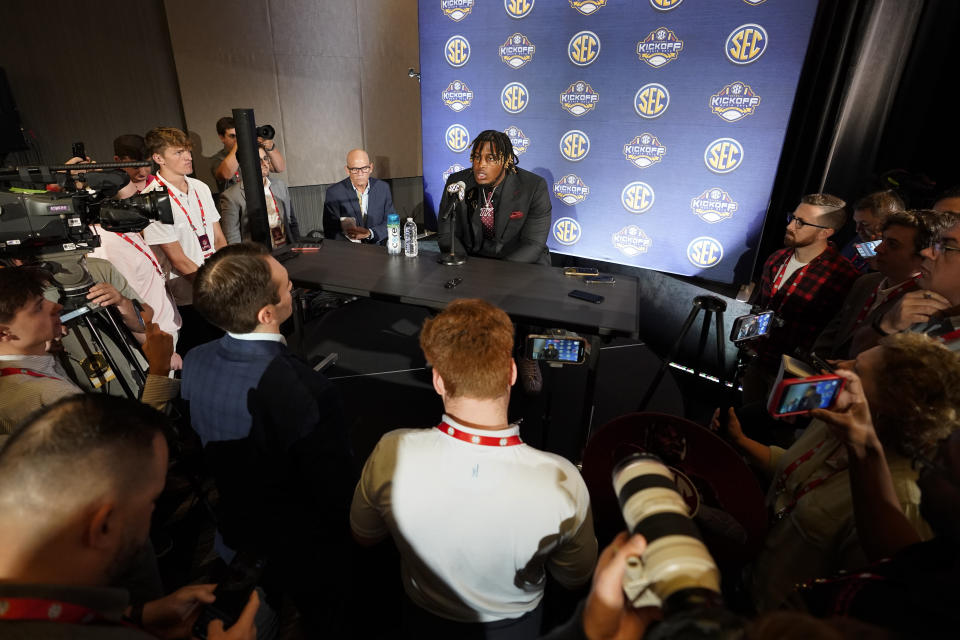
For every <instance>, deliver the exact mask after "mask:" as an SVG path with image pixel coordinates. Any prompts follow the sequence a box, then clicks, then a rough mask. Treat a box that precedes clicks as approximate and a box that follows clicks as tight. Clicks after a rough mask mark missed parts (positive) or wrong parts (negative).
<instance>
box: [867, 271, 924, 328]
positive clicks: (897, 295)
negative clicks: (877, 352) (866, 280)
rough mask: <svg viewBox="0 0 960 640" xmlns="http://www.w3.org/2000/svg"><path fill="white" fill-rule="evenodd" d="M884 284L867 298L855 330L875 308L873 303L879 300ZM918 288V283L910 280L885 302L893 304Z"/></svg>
mask: <svg viewBox="0 0 960 640" xmlns="http://www.w3.org/2000/svg"><path fill="white" fill-rule="evenodd" d="M882 284H883V282H880V283H878V284H877V288H876V289H874V290H873V293H871V294H870V297H869V298H867V302H866V304H864V305H863V309H861V310H860V315H858V316H857V319H856V321H855V322H854V323H853V326H854V328H856V327H859V326H860V323H861V322H863V319H864V318H866V317H867V314H868V313H869V312H870V309H871V308H873V303H874V301H875V300H876V299H877V296H878V295H880V285H882ZM916 288H917V282H916V280H914V279H913V278H910V279H909V280H907V281H906V282H904V283H902V284H901V285H900V286H899V287H897V288H896V289H894V290H893V291H891V292H890V293H889V294H888V295H887V297H886V299H885V300H884V302H893V301H894V300H897V299H899V298H900V296H902V295H903V294H905V293H906V292H907V291H912V290H913V289H916Z"/></svg>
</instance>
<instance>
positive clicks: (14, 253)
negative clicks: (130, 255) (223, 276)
mask: <svg viewBox="0 0 960 640" xmlns="http://www.w3.org/2000/svg"><path fill="white" fill-rule="evenodd" d="M117 166H120V167H126V166H144V163H143V162H118V163H111V164H108V165H96V164H83V165H80V164H76V165H63V166H60V167H37V168H25V169H21V168H17V169H3V170H0V182H20V183H27V184H30V183H41V184H50V183H56V184H59V185H61V186H64V187H66V188H67V190H66V191H59V192H56V191H49V192H38V191H36V190H31V189H23V188H20V189H15V190H10V191H0V257H3V258H17V257H25V256H36V255H37V254H40V255H44V254H47V253H62V252H71V251H81V252H85V251H92V250H93V249H95V248H96V247H98V246H100V239H99V237H97V235H96V233H94V232H93V231H91V230H90V225H91V224H99V225H101V226H102V227H103V228H104V229H106V230H108V231H115V232H117V233H124V232H128V231H141V230H143V229H144V228H146V227H147V226H148V225H149V224H150V223H151V222H153V221H154V220H159V221H160V222H163V223H165V224H173V211H172V210H171V209H170V200H169V196H168V195H167V193H166V191H154V192H151V193H144V194H138V195H135V196H132V197H130V198H126V199H123V200H112V199H111V198H113V197H114V196H116V195H117V193H119V191H120V189H122V188H123V187H124V186H126V185H127V184H128V183H129V182H130V178H129V176H127V174H126V173H124V172H122V171H101V169H104V168H108V169H109V168H112V167H117ZM94 168H95V169H96V171H94ZM84 169H86V170H87V172H86V173H84V175H83V180H85V182H86V185H85V187H84V188H83V189H76V188H74V190H70V187H71V185H72V179H71V178H70V176H69V174H56V175H55V174H54V173H52V172H54V171H83V170H84Z"/></svg>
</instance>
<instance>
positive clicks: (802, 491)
mask: <svg viewBox="0 0 960 640" xmlns="http://www.w3.org/2000/svg"><path fill="white" fill-rule="evenodd" d="M826 443H827V439H823V440H821V441H820V443H819V444H818V445H817V446H815V447H814V448H813V449H810V450H809V451H807V452H806V453H804V454H803V455H802V456H800V457H799V458H797V459H796V460H794V461H793V462H791V463H790V464H788V465H787V466H786V468H784V470H783V473H782V474H781V475H780V480H779V481H778V482H777V493H783V492H784V491H786V490H787V479H788V478H789V477H790V474H792V473H793V472H794V471H796V470H797V468H798V467H799V466H800V465H802V464H803V463H804V462H806V461H807V460H809V459H810V458H812V457H813V456H814V454H816V453H817V451H819V450H820V448H821V447H823V445H825V444H826ZM845 469H846V467H842V468H839V469H834V470H833V471H831V472H830V473H828V474H827V475H825V476H823V477H820V478H816V479H815V480H811V481H810V482H808V483H807V484H805V485H802V486H801V487H800V488H799V489H798V490H796V491H794V493H793V497H792V498H791V500H790V502H789V504H787V505H786V506H784V507H782V508H781V509H780V510H779V511H777V514H776V515H777V517H780V518H782V517H783V516H785V515H787V514H789V513H790V512H791V511H793V509H794V508H795V507H796V506H797V503H798V502H800V498H802V497H803V496H805V495H807V494H808V493H810V492H811V491H813V490H814V489H816V488H817V487H819V486H820V485H821V484H823V483H824V482H826V481H827V480H829V479H830V478H832V477H833V476H835V475H836V474H838V473H840V472H841V471H844V470H845Z"/></svg>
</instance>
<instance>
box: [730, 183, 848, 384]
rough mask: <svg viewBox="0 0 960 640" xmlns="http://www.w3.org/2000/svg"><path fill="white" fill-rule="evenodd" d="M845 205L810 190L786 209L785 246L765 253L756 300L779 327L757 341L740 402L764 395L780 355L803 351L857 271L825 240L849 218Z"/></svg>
mask: <svg viewBox="0 0 960 640" xmlns="http://www.w3.org/2000/svg"><path fill="white" fill-rule="evenodd" d="M845 207H846V203H845V202H844V201H843V200H841V199H840V198H837V197H836V196H831V195H828V194H825V193H814V194H811V195H806V196H803V198H801V199H800V204H799V205H797V208H796V210H794V211H793V212H792V213H789V214H787V231H786V234H785V235H784V237H783V243H784V244H785V245H786V248H784V249H780V250H779V251H775V252H774V253H773V254H772V255H771V256H770V257H769V258H767V261H766V263H765V264H764V265H763V273H762V278H761V281H760V290H759V294H758V297H757V299H756V300H755V302H754V304H756V305H758V306H760V307H762V308H763V309H767V310H771V311H773V312H774V313H775V314H776V315H777V317H778V318H780V319H782V320H783V326H781V327H775V328H774V329H772V330H771V331H770V334H769V336H767V338H766V339H765V340H760V341H758V342H757V343H756V345H755V348H756V351H757V358H756V360H754V361H753V362H752V363H751V364H750V366H748V367H747V369H746V371H745V372H744V376H743V380H742V383H743V394H744V403H747V402H752V401H759V400H765V399H766V394H767V392H768V391H769V387H770V384H771V383H772V382H773V379H774V377H775V376H776V374H777V370H778V367H779V364H780V356H781V354H784V353H785V354H787V355H796V354H798V353H799V354H802V355H805V354H806V353H807V352H808V351H809V350H810V348H811V347H812V346H813V342H814V340H816V338H817V336H818V335H819V334H820V332H821V331H822V330H823V328H824V327H825V326H826V325H827V323H828V322H830V320H831V319H832V318H833V316H834V315H836V313H837V312H838V311H839V310H840V307H841V306H842V304H843V300H844V297H845V296H846V295H847V292H848V291H849V290H850V286H851V285H852V284H853V281H854V280H855V279H856V278H857V276H859V275H860V274H859V273H858V272H857V270H856V269H855V268H854V266H853V265H852V264H851V263H850V261H849V260H847V259H846V258H844V257H843V256H841V255H840V252H839V251H838V250H837V249H836V247H834V246H833V245H832V244H830V243H829V239H830V237H831V236H832V235H833V234H834V233H836V231H838V230H839V229H841V228H842V227H843V225H844V223H845V222H846V221H847V212H846V210H845Z"/></svg>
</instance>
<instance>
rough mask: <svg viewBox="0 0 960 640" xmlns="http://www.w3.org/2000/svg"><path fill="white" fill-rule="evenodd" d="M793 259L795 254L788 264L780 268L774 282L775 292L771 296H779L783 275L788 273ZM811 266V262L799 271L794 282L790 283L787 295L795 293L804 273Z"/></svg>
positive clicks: (785, 263)
mask: <svg viewBox="0 0 960 640" xmlns="http://www.w3.org/2000/svg"><path fill="white" fill-rule="evenodd" d="M792 259H793V254H791V255H790V257H789V258H787V260H786V262H784V263H783V265H781V266H780V271H778V272H777V279H776V280H774V281H773V291H772V292H771V293H770V295H771V296H775V295H777V291H778V290H779V289H780V283H781V282H782V281H783V275H784V274H785V273H786V272H787V265H788V264H790V260H792ZM811 262H812V261H811ZM809 266H810V262H808V263H807V264H805V265H803V266H802V267H800V268H799V269H797V271H796V277H795V278H794V279H793V282H791V283H790V288H789V289H788V290H787V295H790V294H791V293H793V291H794V289H796V288H797V285H798V284H800V280H801V279H802V278H803V273H804V272H805V271H806V270H807V267H809Z"/></svg>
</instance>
